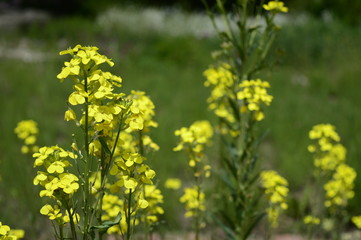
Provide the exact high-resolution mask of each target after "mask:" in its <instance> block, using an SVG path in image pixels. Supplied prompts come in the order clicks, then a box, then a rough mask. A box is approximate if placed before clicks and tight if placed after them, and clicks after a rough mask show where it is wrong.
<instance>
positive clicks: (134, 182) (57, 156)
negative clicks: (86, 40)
mask: <svg viewBox="0 0 361 240" xmlns="http://www.w3.org/2000/svg"><path fill="white" fill-rule="evenodd" d="M60 55H70V56H71V59H70V61H68V62H65V64H64V67H63V68H62V70H61V72H60V73H59V74H58V75H57V78H58V79H59V80H60V81H61V82H63V81H64V80H65V79H69V80H72V81H73V84H74V85H73V92H72V93H71V94H70V95H69V97H68V101H67V102H68V110H66V112H65V115H64V118H65V120H66V121H73V122H75V124H76V125H77V126H78V127H79V128H80V129H81V130H82V134H81V137H79V136H76V135H73V143H72V145H71V150H70V151H68V150H64V149H63V148H61V147H59V146H50V147H47V146H45V147H41V148H40V149H39V151H38V152H36V153H34V154H33V157H34V158H35V162H34V167H36V168H37V169H38V172H37V176H36V177H35V178H34V184H35V185H40V186H42V190H41V191H40V197H43V198H45V199H46V202H47V203H46V204H45V205H44V206H43V207H42V208H41V210H40V213H41V214H43V215H46V216H48V217H49V219H50V220H52V222H53V226H54V229H55V235H56V238H57V239H67V238H69V237H70V238H71V239H78V238H79V239H83V240H85V239H102V238H103V236H104V235H105V234H112V233H116V234H120V235H121V236H122V237H123V239H131V237H132V235H133V233H134V231H135V226H137V225H139V224H140V223H142V224H147V226H151V225H152V224H155V223H156V222H157V220H158V218H157V216H158V215H159V214H163V209H162V208H161V207H160V204H161V203H162V201H163V197H162V195H161V193H160V191H159V190H158V189H156V186H155V185H154V184H153V181H152V179H153V178H154V176H155V174H156V173H155V171H154V170H152V169H151V168H150V167H149V166H148V165H147V164H145V160H146V155H147V153H148V152H149V151H151V150H158V149H159V147H158V145H157V144H155V143H154V142H153V141H152V139H151V138H150V136H149V135H148V134H149V131H150V128H151V127H157V123H156V122H155V121H154V120H152V118H153V116H154V104H153V102H152V101H151V100H150V98H149V97H148V96H146V94H145V93H144V92H141V91H132V92H131V94H129V95H126V94H125V93H122V92H119V88H120V87H121V86H122V85H121V84H122V79H121V78H120V77H118V76H115V75H113V74H111V73H110V72H106V71H104V70H102V64H108V65H109V66H113V65H114V63H113V62H112V60H111V59H109V58H107V57H106V56H104V55H101V54H100V53H99V52H98V48H96V47H84V46H81V45H77V46H75V47H74V48H71V49H68V50H65V51H62V52H60ZM142 216H145V217H142ZM144 231H145V232H146V231H150V227H148V228H147V229H144Z"/></svg>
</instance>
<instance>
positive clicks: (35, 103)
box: [0, 18, 361, 239]
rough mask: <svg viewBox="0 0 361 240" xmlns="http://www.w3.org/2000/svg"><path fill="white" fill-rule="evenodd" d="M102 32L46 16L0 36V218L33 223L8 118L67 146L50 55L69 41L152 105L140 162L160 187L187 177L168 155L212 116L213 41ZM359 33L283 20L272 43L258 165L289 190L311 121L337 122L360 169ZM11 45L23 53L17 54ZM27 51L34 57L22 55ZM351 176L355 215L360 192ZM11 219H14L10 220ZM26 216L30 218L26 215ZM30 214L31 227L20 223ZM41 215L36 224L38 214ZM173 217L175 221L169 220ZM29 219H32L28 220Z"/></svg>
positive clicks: (296, 185)
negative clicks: (189, 129)
mask: <svg viewBox="0 0 361 240" xmlns="http://www.w3.org/2000/svg"><path fill="white" fill-rule="evenodd" d="M115 26H116V27H114V28H112V29H104V28H102V27H101V25H100V24H96V23H95V22H94V21H92V20H88V19H81V18H67V19H52V20H49V21H48V22H47V23H46V24H44V25H41V26H39V25H37V26H36V25H27V26H22V28H15V29H10V30H7V31H3V33H2V38H1V39H0V48H1V51H0V52H1V53H2V55H1V56H0V109H2V113H1V116H2V117H1V118H0V129H1V130H0V132H1V136H2V137H1V138H0V164H1V167H0V175H1V177H2V182H1V183H0V184H1V188H0V190H1V194H0V203H1V204H2V206H6V207H5V208H2V211H1V215H2V221H4V222H7V223H8V224H9V225H14V224H15V223H16V225H17V227H22V228H24V229H26V230H27V231H29V232H33V234H36V231H38V230H39V229H41V228H40V226H41V223H39V219H43V218H41V217H40V218H39V217H38V215H39V214H38V213H37V212H38V209H39V206H40V202H39V201H37V200H34V199H38V193H37V190H36V189H34V187H33V186H32V179H33V176H34V171H33V170H32V164H33V161H32V159H31V157H30V156H28V157H26V156H23V155H21V154H20V151H19V148H20V143H19V141H18V140H17V139H16V136H15V135H14V133H13V129H14V127H15V126H16V123H17V122H18V121H20V120H23V119H34V120H35V121H37V122H38V123H39V128H40V136H39V145H55V144H58V145H59V146H63V147H67V146H69V145H70V144H71V132H72V131H73V130H74V126H72V123H67V122H65V121H63V114H64V111H65V110H66V97H67V95H68V94H69V93H70V92H71V90H70V86H71V85H70V83H67V82H65V83H62V84H61V83H60V82H59V81H58V80H57V79H56V75H57V74H58V73H59V72H60V70H61V66H62V64H63V61H65V60H66V58H65V57H62V56H59V55H58V52H59V51H61V50H63V49H65V48H68V47H69V46H73V45H75V44H77V43H80V44H83V45H96V46H98V47H99V48H100V49H101V52H103V53H104V54H106V55H107V56H108V57H110V58H112V59H113V60H114V62H115V67H114V68H113V69H112V72H114V73H115V74H117V75H120V76H121V77H122V78H123V87H124V88H123V89H124V92H130V90H131V89H137V90H143V91H146V92H147V94H148V95H150V96H151V98H152V100H153V101H154V103H155V105H156V114H157V115H156V119H157V121H158V122H159V127H158V128H157V129H155V130H154V131H153V138H154V140H155V142H157V143H158V144H159V145H160V147H161V149H160V151H159V152H157V153H155V154H154V155H153V156H152V158H151V159H150V160H149V161H150V162H151V165H152V166H153V168H154V169H155V170H156V171H157V175H158V179H159V185H160V186H162V183H163V181H164V180H165V179H166V178H168V177H180V178H183V179H185V178H186V175H187V174H186V171H185V170H183V169H185V168H186V159H185V156H184V155H182V154H179V153H174V152H172V148H173V147H174V146H175V145H176V138H175V137H174V134H173V133H174V130H176V129H178V128H180V127H182V126H188V125H189V124H191V123H192V122H193V121H195V120H199V119H206V118H207V119H211V120H212V121H214V120H215V119H214V116H213V114H212V113H211V112H209V111H208V110H207V104H206V99H207V97H208V94H209V91H208V89H206V88H205V87H203V82H204V78H203V76H202V72H203V71H204V70H205V69H206V68H207V66H208V65H209V64H211V63H212V60H211V57H210V54H211V52H212V51H213V50H215V49H217V46H218V40H217V38H216V37H214V36H212V35H209V36H199V35H192V34H191V33H185V34H181V33H180V34H177V35H174V34H173V35H172V34H167V33H166V32H162V31H153V30H148V31H147V30H142V31H134V30H135V29H134V28H135V26H129V25H127V24H122V23H119V24H118V25H115ZM360 41H361V29H360V28H358V29H356V28H350V27H347V26H344V25H341V24H340V23H338V22H337V21H333V22H327V23H325V22H322V21H320V20H315V19H309V18H308V19H307V20H305V21H304V22H302V23H298V24H296V25H285V26H284V27H283V29H282V31H281V32H280V34H279V37H278V39H277V44H276V45H277V46H276V47H275V49H274V51H275V52H277V53H280V54H278V55H277V54H276V55H277V56H278V57H277V59H276V60H277V61H276V64H275V65H274V66H273V67H272V68H271V69H270V70H267V71H266V72H263V73H262V77H263V79H265V80H268V81H269V82H270V83H271V85H272V88H271V90H270V91H271V93H272V95H273V96H274V101H273V103H272V105H271V107H270V108H268V109H267V112H266V119H265V121H263V123H262V124H261V128H262V129H261V130H262V131H268V134H267V136H266V139H265V141H264V143H263V144H262V146H261V151H262V155H261V157H262V158H263V162H264V163H265V164H264V167H265V168H271V167H272V168H274V169H277V170H279V171H280V173H281V174H282V175H283V176H285V177H286V178H287V179H288V180H289V182H290V187H291V189H293V190H301V189H302V186H303V184H304V182H305V181H306V180H305V177H306V176H309V175H310V172H309V171H310V167H311V166H312V159H311V156H310V154H308V152H307V145H308V143H309V142H308V131H309V130H310V129H311V127H312V126H313V125H315V124H318V123H331V124H333V125H335V126H336V128H337V131H338V132H339V134H340V135H341V137H342V142H343V144H344V145H345V146H346V148H347V149H348V160H347V161H348V163H349V164H350V165H351V166H352V167H354V168H356V170H360V169H361V162H360V161H359V159H361V151H360V148H359V146H360V145H361V135H360V134H358V133H360V132H361V111H360V109H359V108H360V107H359V103H361V95H360V94H359V91H360V90H359V86H360V79H359V76H361V68H360V63H361V45H360V44H359V43H360ZM16 51H18V52H22V53H23V54H28V55H27V56H30V57H28V58H24V57H23V58H22V57H21V56H20V57H19V56H18V55H17V54H16ZM31 56H33V57H34V59H31ZM360 182H361V181H360V179H358V184H357V186H356V195H357V196H356V198H355V200H354V202H353V204H352V205H351V208H352V209H353V210H354V211H357V212H355V214H359V213H361V208H360V207H359V206H358V205H357V202H359V200H360V198H361V191H360V189H361V184H360ZM165 195H166V199H165V200H166V203H165V209H166V211H168V212H172V214H168V215H167V214H166V216H165V220H166V221H167V224H166V226H167V228H169V229H174V228H177V227H178V226H179V222H178V220H179V219H174V218H173V219H172V218H170V217H169V216H174V215H177V214H174V213H175V212H177V213H179V212H180V210H179V208H180V205H179V203H178V200H177V199H174V197H173V198H172V195H173V194H172V193H169V192H165ZM19 219H20V220H19ZM34 219H35V220H34ZM33 220H34V222H33V223H34V225H32V226H31V227H30V226H29V225H28V224H29V221H33ZM40 221H41V220H40ZM177 222H178V223H177ZM35 223H36V224H35ZM30 239H32V238H30Z"/></svg>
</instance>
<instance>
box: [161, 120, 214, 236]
mask: <svg viewBox="0 0 361 240" xmlns="http://www.w3.org/2000/svg"><path fill="white" fill-rule="evenodd" d="M175 135H176V136H179V138H180V141H179V143H178V145H177V146H176V147H175V148H173V150H174V151H181V150H183V151H184V152H186V154H187V156H188V165H189V167H190V168H191V172H192V174H193V181H192V184H193V186H192V187H187V188H184V194H183V195H182V196H181V198H180V202H182V203H183V204H184V205H185V209H186V212H185V215H184V216H185V217H187V218H193V220H194V231H195V239H197V240H198V239H199V233H200V229H201V228H202V227H204V226H205V222H204V211H205V210H206V207H205V193H204V180H205V179H206V178H208V177H210V174H211V166H210V165H209V164H208V163H207V160H206V158H205V155H204V148H205V146H206V145H207V144H209V143H210V139H211V137H212V136H213V128H212V126H211V124H210V123H209V122H208V121H196V122H194V123H193V124H192V125H191V126H190V127H188V128H187V127H182V128H181V129H179V130H176V131H175ZM168 184H169V183H168ZM169 185H171V187H172V188H177V187H179V185H180V183H179V182H178V181H174V180H173V182H170V184H169ZM174 185H175V186H174Z"/></svg>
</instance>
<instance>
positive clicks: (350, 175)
mask: <svg viewBox="0 0 361 240" xmlns="http://www.w3.org/2000/svg"><path fill="white" fill-rule="evenodd" d="M355 179H356V171H355V170H354V169H353V168H351V167H349V166H348V165H346V164H344V163H343V164H340V165H339V166H338V167H337V168H336V170H335V172H334V174H333V176H332V179H331V180H330V181H328V182H327V183H326V184H325V185H324V189H325V191H326V201H325V206H326V207H333V206H342V207H346V205H347V201H348V200H349V199H351V198H353V197H354V195H355V193H354V191H353V188H354V181H355Z"/></svg>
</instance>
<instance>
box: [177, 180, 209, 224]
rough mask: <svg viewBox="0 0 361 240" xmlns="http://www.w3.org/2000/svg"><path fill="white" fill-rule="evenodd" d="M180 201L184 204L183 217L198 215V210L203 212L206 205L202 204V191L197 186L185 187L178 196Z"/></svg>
mask: <svg viewBox="0 0 361 240" xmlns="http://www.w3.org/2000/svg"><path fill="white" fill-rule="evenodd" d="M180 202H181V203H184V204H185V209H186V212H185V214H184V216H185V217H187V218H189V217H195V216H199V215H200V212H204V211H205V210H206V207H205V205H204V193H203V192H202V191H201V189H200V188H199V187H198V186H194V187H190V188H185V189H184V194H183V196H182V197H181V198H180Z"/></svg>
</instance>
